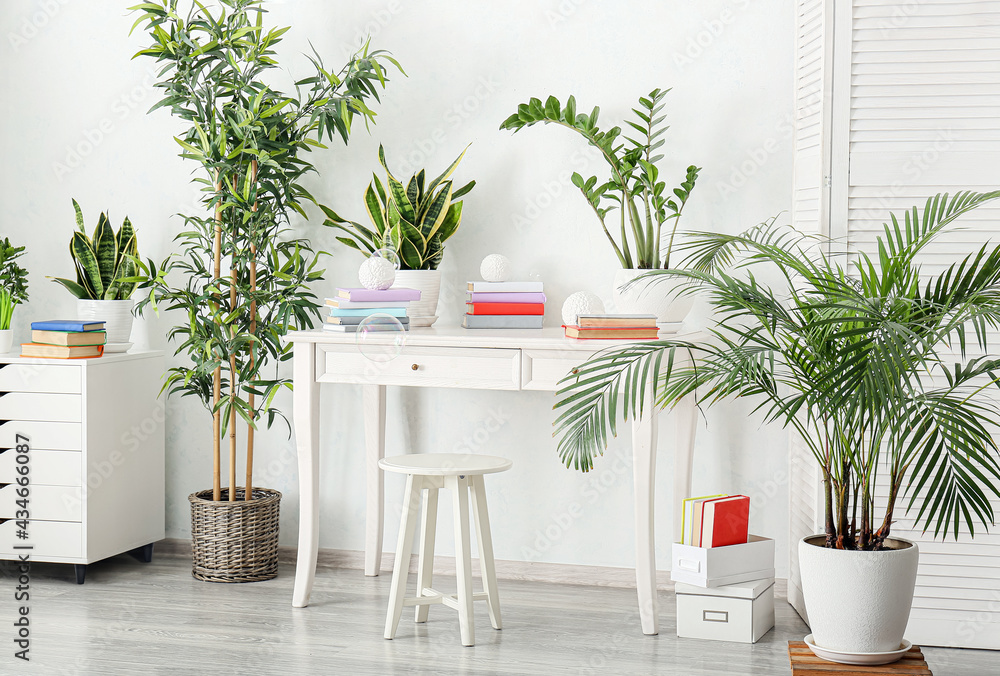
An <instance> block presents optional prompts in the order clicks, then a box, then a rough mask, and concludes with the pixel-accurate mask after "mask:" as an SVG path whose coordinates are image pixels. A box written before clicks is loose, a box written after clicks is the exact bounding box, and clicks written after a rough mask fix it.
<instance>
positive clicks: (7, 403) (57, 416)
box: [0, 392, 83, 422]
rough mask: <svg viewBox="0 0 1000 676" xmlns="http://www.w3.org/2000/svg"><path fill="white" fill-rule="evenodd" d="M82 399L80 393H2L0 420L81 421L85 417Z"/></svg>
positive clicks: (0, 394)
mask: <svg viewBox="0 0 1000 676" xmlns="http://www.w3.org/2000/svg"><path fill="white" fill-rule="evenodd" d="M80 399H81V395H79V394H48V393H41V392H6V393H0V420H38V421H52V422H80V421H81V420H82V419H83V410H82V407H83V403H82V402H81V400H80Z"/></svg>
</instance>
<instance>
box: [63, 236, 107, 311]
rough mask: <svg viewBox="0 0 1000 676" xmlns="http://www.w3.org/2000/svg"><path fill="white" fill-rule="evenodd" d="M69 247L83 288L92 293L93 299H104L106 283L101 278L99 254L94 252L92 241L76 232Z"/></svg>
mask: <svg viewBox="0 0 1000 676" xmlns="http://www.w3.org/2000/svg"><path fill="white" fill-rule="evenodd" d="M69 246H70V253H71V254H72V255H73V260H74V261H76V265H77V271H78V272H79V279H80V281H81V286H84V287H85V288H86V289H87V290H88V291H89V292H90V297H91V298H94V299H100V298H103V297H104V281H103V280H102V278H101V268H100V265H99V264H98V260H97V253H96V252H95V251H94V248H93V246H92V245H91V243H90V239H89V238H88V237H87V236H86V235H85V234H83V233H82V232H74V233H73V239H72V240H71V241H70V245H69Z"/></svg>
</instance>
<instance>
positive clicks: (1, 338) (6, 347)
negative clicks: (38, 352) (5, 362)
mask: <svg viewBox="0 0 1000 676" xmlns="http://www.w3.org/2000/svg"><path fill="white" fill-rule="evenodd" d="M13 347H14V330H13V329H2V330H0V354H7V353H8V352H10V351H11V348H13Z"/></svg>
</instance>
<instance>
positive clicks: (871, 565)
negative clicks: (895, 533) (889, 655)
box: [799, 535, 920, 653]
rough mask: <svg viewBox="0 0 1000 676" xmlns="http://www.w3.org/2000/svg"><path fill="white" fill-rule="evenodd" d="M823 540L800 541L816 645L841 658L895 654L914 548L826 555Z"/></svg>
mask: <svg viewBox="0 0 1000 676" xmlns="http://www.w3.org/2000/svg"><path fill="white" fill-rule="evenodd" d="M825 542H826V536H825V535H811V536H809V537H805V538H802V540H800V541H799V568H800V572H801V576H802V595H803V597H804V598H805V603H806V613H807V614H808V615H809V628H810V629H811V630H812V635H813V640H814V641H815V642H816V645H818V646H820V647H822V648H827V649H829V650H836V651H838V652H844V653H885V652H889V651H892V650H899V646H900V643H901V642H902V640H903V632H904V631H906V623H907V622H908V621H909V619H910V605H911V604H912V603H913V589H914V586H915V584H916V581H917V560H918V558H919V555H920V554H919V551H918V549H917V545H916V544H914V543H913V542H910V541H909V540H903V539H902V538H889V539H888V540H886V544H888V545H889V546H890V547H892V549H888V550H885V551H880V552H859V551H850V550H843V549H827V548H826V547H824V546H823V544H824V543H825Z"/></svg>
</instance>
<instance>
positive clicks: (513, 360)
mask: <svg viewBox="0 0 1000 676" xmlns="http://www.w3.org/2000/svg"><path fill="white" fill-rule="evenodd" d="M319 348H320V350H321V353H320V354H321V355H322V358H321V359H320V360H319V364H318V369H319V371H320V373H319V374H317V375H318V377H317V380H319V382H323V383H358V384H363V385H414V386H421V387H461V388H468V389H483V390H517V389H520V385H521V351H520V350H507V349H494V348H476V347H455V348H426V347H404V348H403V349H402V350H401V352H400V354H399V355H398V356H396V357H395V358H393V359H390V360H388V361H373V360H372V359H370V358H369V357H367V356H365V355H364V354H362V353H361V351H360V350H359V349H358V348H357V347H356V346H354V345H320V346H319Z"/></svg>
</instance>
